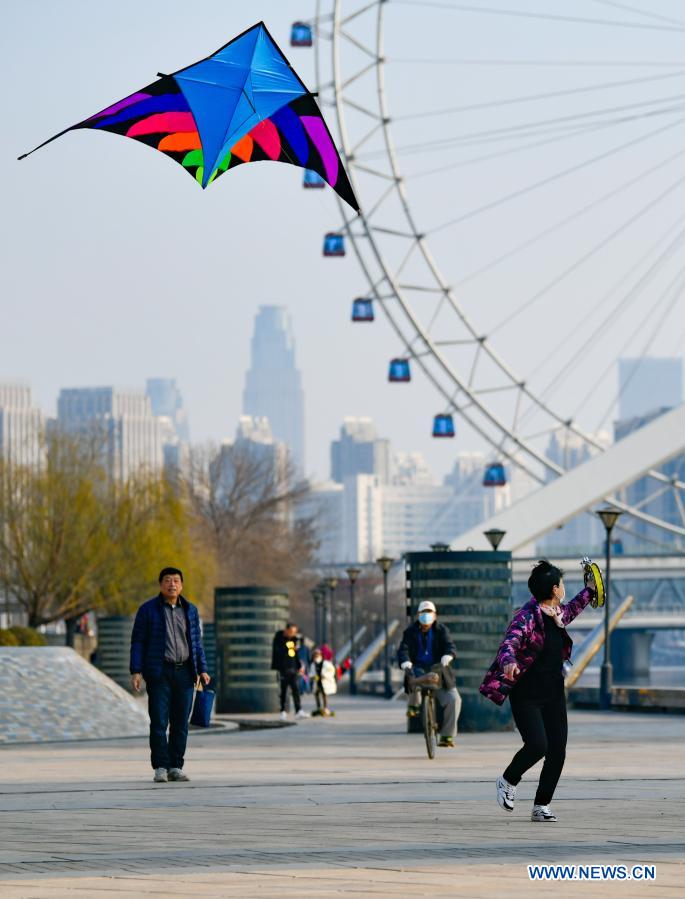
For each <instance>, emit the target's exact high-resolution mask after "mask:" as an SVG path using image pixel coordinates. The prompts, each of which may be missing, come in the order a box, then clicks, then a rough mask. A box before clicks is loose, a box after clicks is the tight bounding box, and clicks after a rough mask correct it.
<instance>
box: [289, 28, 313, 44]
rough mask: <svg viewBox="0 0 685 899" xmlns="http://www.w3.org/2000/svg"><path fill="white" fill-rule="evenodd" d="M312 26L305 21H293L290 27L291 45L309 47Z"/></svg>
mask: <svg viewBox="0 0 685 899" xmlns="http://www.w3.org/2000/svg"><path fill="white" fill-rule="evenodd" d="M311 45H312V27H311V25H307V23H306V22H293V24H292V27H291V29H290V46H291V47H311Z"/></svg>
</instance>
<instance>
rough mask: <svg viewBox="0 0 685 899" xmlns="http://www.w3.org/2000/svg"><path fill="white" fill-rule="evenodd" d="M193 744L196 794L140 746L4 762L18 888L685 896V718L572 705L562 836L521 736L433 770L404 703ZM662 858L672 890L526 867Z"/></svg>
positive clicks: (52, 750)
mask: <svg viewBox="0 0 685 899" xmlns="http://www.w3.org/2000/svg"><path fill="white" fill-rule="evenodd" d="M336 709H337V712H338V714H337V716H336V717H335V718H333V719H328V720H325V719H318V718H317V719H311V720H306V721H303V722H302V723H300V724H298V725H297V726H294V727H286V728H278V729H268V730H259V731H241V732H235V731H234V732H230V733H218V732H214V733H200V732H194V733H193V734H192V735H191V741H190V748H189V755H188V761H187V764H186V770H187V771H188V773H189V774H190V775H191V776H192V778H193V779H192V782H191V783H188V784H173V783H172V784H159V785H158V784H153V783H152V782H151V770H150V768H149V767H148V763H147V751H146V745H145V741H142V740H140V739H129V740H118V741H107V742H81V743H73V744H65V743H61V744H53V745H50V746H48V745H31V746H22V747H19V746H14V747H3V748H1V749H0V771H1V776H0V781H2V786H0V895H2V896H3V899H10V897H12V899H14V897H25V899H29V897H31V899H33V897H40V899H43V897H46V899H48V897H50V899H52V897H74V896H85V897H88V899H90V897H104V896H108V897H109V896H110V895H111V894H112V893H118V894H120V895H122V896H127V897H140V896H147V895H162V896H183V897H187V896H191V895H194V896H202V897H205V896H211V897H214V896H241V897H252V896H261V897H265V896H266V897H271V896H273V897H281V896H296V895H297V896H302V895H306V896H309V895H311V896H314V895H331V894H337V893H340V894H356V895H359V896H393V897H394V896H408V897H409V896H411V897H415V896H433V895H436V894H445V895H448V894H449V895H456V896H466V897H471V896H473V897H478V896H486V895H487V896H491V897H492V896H494V897H499V896H506V897H517V896H526V897H528V896H531V895H535V896H551V895H553V894H554V895H555V896H558V895H559V893H563V894H564V895H573V896H576V895H577V896H583V897H594V896H613V895H616V896H618V895H619V894H620V895H621V896H628V897H631V896H640V897H642V896H647V895H654V896H657V895H658V896H664V897H668V896H674V897H675V896H682V895H683V894H684V893H685V891H684V889H683V884H684V883H685V752H684V751H683V750H684V749H685V716H658V715H647V714H642V715H640V714H626V713H614V714H603V713H599V712H573V713H571V716H570V730H571V737H570V745H569V754H568V759H567V765H566V770H565V772H564V776H563V777H562V781H561V784H560V787H559V790H558V794H557V798H556V799H555V802H554V808H555V810H556V812H557V814H558V815H559V817H560V821H559V823H558V824H556V825H553V824H547V825H542V824H532V823H531V822H530V820H529V815H530V807H531V801H532V796H533V792H534V781H535V779H536V778H535V777H532V776H529V777H528V778H527V779H526V780H525V781H524V782H523V784H522V786H521V787H520V788H519V796H520V799H519V800H518V801H517V807H516V809H515V810H514V812H513V814H511V815H507V814H506V813H504V812H502V811H501V810H500V809H499V808H498V806H497V805H496V803H495V800H494V786H493V780H494V778H495V776H496V775H497V774H498V773H500V772H501V771H502V770H503V768H504V766H505V764H506V763H507V762H508V760H509V758H510V756H511V755H512V753H513V752H514V751H515V749H516V748H517V747H518V745H519V740H518V736H517V735H516V734H514V733H504V734H465V735H463V736H460V737H459V740H458V748H457V749H456V750H452V751H447V750H443V751H441V752H439V754H438V757H437V758H436V759H435V761H433V762H431V761H429V760H428V759H427V757H426V755H425V749H424V744H423V738H422V737H421V736H414V735H407V734H406V733H405V732H404V721H403V717H402V715H403V706H402V705H401V704H399V703H386V702H385V701H383V700H380V699H357V700H353V699H345V698H338V699H337V702H336ZM530 863H535V864H558V863H571V864H576V865H578V864H585V865H590V864H618V863H624V864H626V865H633V864H638V863H641V864H653V865H655V866H656V876H657V879H656V882H653V883H639V882H636V881H630V882H628V881H622V882H620V883H609V882H603V883H600V882H582V883H581V882H575V883H564V884H559V883H552V882H547V883H540V882H536V883H531V881H530V880H529V878H528V873H527V867H526V866H527V865H528V864H530Z"/></svg>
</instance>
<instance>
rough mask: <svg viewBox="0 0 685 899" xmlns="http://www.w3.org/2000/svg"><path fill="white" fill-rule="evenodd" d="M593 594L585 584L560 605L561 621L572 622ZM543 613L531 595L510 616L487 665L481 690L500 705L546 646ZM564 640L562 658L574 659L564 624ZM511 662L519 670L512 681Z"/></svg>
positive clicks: (571, 643) (570, 640)
mask: <svg viewBox="0 0 685 899" xmlns="http://www.w3.org/2000/svg"><path fill="white" fill-rule="evenodd" d="M594 595H595V594H594V591H593V590H592V589H590V588H589V587H585V588H584V589H583V590H581V591H580V593H579V594H578V595H577V596H576V597H575V598H574V599H572V600H571V602H569V603H566V604H565V605H562V606H561V620H562V621H563V622H564V626H565V625H567V624H570V622H571V621H573V619H574V618H576V617H577V616H578V615H580V613H581V612H582V611H583V609H584V608H585V606H587V604H588V603H589V602H590V600H591V599H592V598H593V597H594ZM543 615H544V612H543V611H542V610H541V609H540V604H539V603H538V601H537V600H536V599H534V598H533V597H531V598H530V599H529V600H528V602H527V603H526V604H525V606H522V607H521V608H520V609H519V610H518V612H516V613H515V614H514V617H513V618H512V619H511V623H510V625H509V627H508V628H507V632H506V634H505V635H504V639H503V640H502V642H501V643H500V647H499V650H498V652H497V655H496V656H495V661H494V662H493V663H492V665H491V666H490V667H489V668H488V671H487V673H486V675H485V677H484V678H483V683H482V684H481V685H480V692H481V693H482V694H483V696H485V697H487V698H488V699H492V701H493V702H494V703H496V704H497V705H502V703H503V702H504V700H505V699H506V698H507V696H508V695H509V693H510V692H511V689H512V687H513V686H514V684H515V683H516V682H517V681H518V680H519V678H520V677H521V676H522V675H523V674H525V672H526V671H528V669H529V668H530V666H531V665H532V664H533V662H534V661H535V659H536V658H537V656H538V653H539V652H540V650H541V649H542V647H543V646H544V643H545V623H544V620H543V617H542V616H543ZM563 639H564V647H563V649H562V658H563V659H564V661H565V660H567V659H570V658H571V649H572V647H573V640H572V639H571V638H570V637H569V635H568V633H567V632H566V628H565V627H564V632H563ZM511 662H516V664H517V665H518V667H519V669H520V670H519V674H517V676H516V677H515V678H514V679H513V680H509V679H508V678H506V677H505V676H504V666H505V665H509V664H510V663H511Z"/></svg>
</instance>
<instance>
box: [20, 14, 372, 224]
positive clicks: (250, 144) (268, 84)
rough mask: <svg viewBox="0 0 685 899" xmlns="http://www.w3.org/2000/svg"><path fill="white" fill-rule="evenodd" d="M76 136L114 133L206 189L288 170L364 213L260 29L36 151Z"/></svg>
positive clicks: (309, 99)
mask: <svg viewBox="0 0 685 899" xmlns="http://www.w3.org/2000/svg"><path fill="white" fill-rule="evenodd" d="M78 128H92V129H94V130H101V131H112V132H114V133H115V134H122V135H124V136H125V137H132V138H133V139H134V140H138V141H141V143H144V144H147V145H148V146H150V147H154V148H155V149H156V150H160V151H161V152H162V153H164V154H165V155H166V156H170V157H171V158H172V159H175V160H176V162H179V163H180V164H181V165H182V166H183V167H184V168H185V169H187V171H188V172H190V174H191V175H192V176H193V177H194V178H195V180H196V181H197V182H198V183H199V184H200V185H201V186H202V187H203V188H205V187H207V185H209V184H211V183H212V181H215V180H216V179H217V178H218V177H219V176H220V175H222V174H223V173H224V172H227V171H228V170H229V169H232V168H235V166H237V165H241V164H242V163H244V162H257V161H259V160H272V161H274V162H288V163H290V164H291V165H297V166H301V167H302V168H306V169H309V170H310V171H314V172H317V173H318V174H319V175H320V176H321V177H322V178H323V179H324V181H326V182H327V183H328V184H330V186H331V187H332V188H333V189H334V190H335V191H336V193H338V194H339V196H340V197H341V198H342V199H343V200H345V202H346V203H349V204H350V206H351V207H352V208H353V209H354V210H356V211H357V212H358V211H359V204H358V203H357V200H356V197H355V195H354V192H353V190H352V186H351V185H350V182H349V179H348V177H347V173H346V172H345V169H344V168H343V164H342V161H341V159H340V156H339V155H338V151H337V150H336V148H335V144H334V143H333V139H332V138H331V134H330V131H329V130H328V128H327V126H326V123H325V122H324V120H323V117H322V115H321V112H320V111H319V107H318V106H317V105H316V101H315V100H314V97H313V96H312V94H311V93H310V92H309V91H308V90H307V88H306V87H305V86H304V84H303V83H302V81H301V80H300V78H299V77H298V75H297V74H296V72H295V70H294V69H293V68H292V66H291V65H290V63H289V62H288V60H287V59H286V58H285V56H284V55H283V53H282V52H281V50H280V49H279V47H278V46H277V44H276V42H275V41H274V40H273V38H272V37H271V35H270V34H269V32H268V31H267V29H266V26H265V25H264V23H263V22H259V23H258V24H257V25H254V26H253V27H252V28H249V29H248V30H247V31H244V32H243V33H242V34H240V35H238V37H235V38H233V40H232V41H229V42H228V43H227V44H225V45H224V46H223V47H221V49H220V50H217V52H216V53H213V54H212V55H211V56H208V57H207V58H206V59H202V60H200V62H196V63H195V64H194V65H191V66H188V67H187V68H185V69H180V70H179V71H178V72H174V73H173V75H162V74H161V73H160V75H159V80H158V81H155V82H153V83H152V84H149V85H148V86H147V87H144V88H142V89H141V90H139V91H136V93H134V94H131V95H130V96H129V97H125V98H124V99H123V100H119V102H118V103H114V104H113V105H112V106H108V107H107V108H106V109H103V110H102V111H101V112H98V113H96V114H95V115H93V116H91V117H90V118H89V119H85V120H84V121H83V122H79V123H78V124H77V125H72V126H71V127H69V128H65V129H64V131H60V133H59V134H56V135H55V136H54V137H51V138H50V139H49V140H46V141H45V142H44V143H42V144H40V145H39V146H38V147H36V148H35V150H38V149H40V147H44V146H45V144H49V143H50V141H53V140H55V139H56V138H58V137H61V136H62V135H63V134H66V133H67V131H74V130H76V129H78ZM35 150H31V151H30V153H34V152H35ZM30 153H25V154H24V155H23V156H20V157H19V158H20V159H24V158H25V157H26V156H29V155H30Z"/></svg>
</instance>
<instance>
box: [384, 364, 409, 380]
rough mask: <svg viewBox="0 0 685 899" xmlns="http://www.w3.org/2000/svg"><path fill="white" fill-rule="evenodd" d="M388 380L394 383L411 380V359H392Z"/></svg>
mask: <svg viewBox="0 0 685 899" xmlns="http://www.w3.org/2000/svg"><path fill="white" fill-rule="evenodd" d="M388 381H390V382H392V383H393V384H398V383H407V382H408V381H411V371H410V370H409V359H391V360H390V367H389V368H388Z"/></svg>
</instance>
